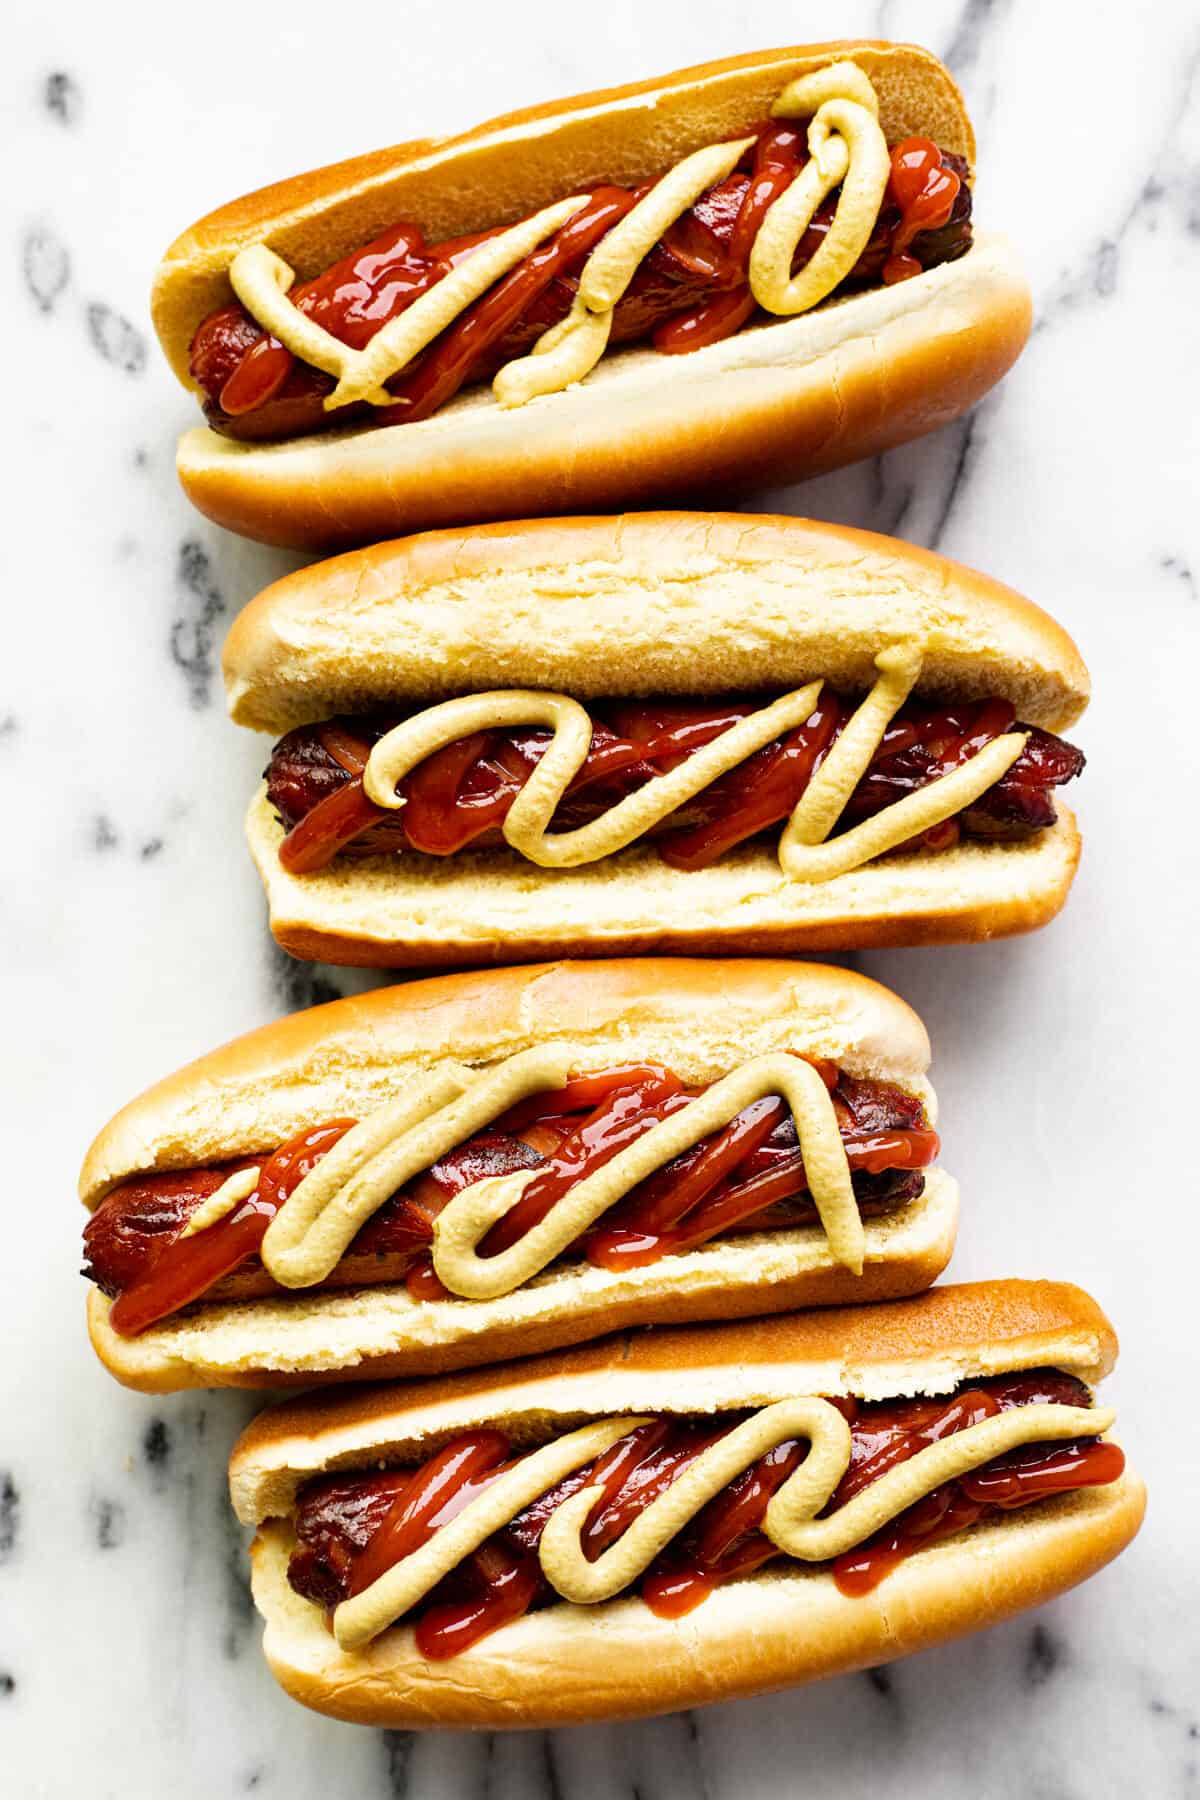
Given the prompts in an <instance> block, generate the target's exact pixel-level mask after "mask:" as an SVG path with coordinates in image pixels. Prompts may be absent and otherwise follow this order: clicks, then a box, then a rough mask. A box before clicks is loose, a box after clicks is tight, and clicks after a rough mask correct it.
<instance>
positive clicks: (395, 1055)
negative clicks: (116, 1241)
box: [80, 961, 958, 1392]
mask: <svg viewBox="0 0 1200 1800" xmlns="http://www.w3.org/2000/svg"><path fill="white" fill-rule="evenodd" d="M541 1042H556V1043H565V1044H568V1045H570V1046H571V1047H572V1048H573V1049H575V1050H577V1053H578V1058H579V1062H580V1065H581V1066H585V1067H586V1066H589V1065H590V1066H592V1067H596V1066H598V1065H602V1064H603V1063H605V1062H612V1061H615V1060H620V1061H622V1062H628V1061H630V1060H637V1059H640V1058H645V1059H657V1060H661V1061H664V1062H666V1063H668V1064H669V1065H670V1066H672V1067H674V1068H675V1069H677V1070H678V1072H679V1073H680V1074H681V1075H683V1076H684V1078H685V1079H686V1080H688V1081H695V1082H704V1081H710V1080H714V1079H716V1078H717V1077H719V1076H720V1075H721V1074H724V1073H726V1072H727V1071H728V1070H729V1069H731V1068H733V1067H735V1066H737V1065H738V1064H739V1063H741V1062H743V1061H745V1060H747V1059H748V1058H749V1057H751V1056H755V1055H758V1054H761V1053H762V1052H764V1051H767V1050H770V1049H776V1048H783V1047H788V1048H794V1049H802V1050H806V1051H808V1052H810V1053H811V1054H813V1055H818V1056H824V1057H829V1058H830V1059H831V1060H833V1061H835V1062H837V1063H838V1064H839V1065H840V1066H841V1067H842V1068H844V1069H846V1070H847V1071H848V1072H849V1073H851V1074H860V1075H874V1076H878V1077H880V1078H883V1079H887V1080H891V1081H895V1082H897V1083H898V1084H900V1085H901V1086H903V1087H905V1088H907V1089H908V1090H910V1091H912V1092H916V1093H919V1094H920V1095H921V1097H922V1099H923V1100H924V1101H925V1104H926V1106H927V1108H928V1109H929V1112H930V1114H931V1116H933V1115H934V1114H935V1111H936V1101H935V1099H934V1096H933V1093H932V1090H931V1089H930V1088H929V1086H928V1083H927V1082H926V1080H925V1076H924V1071H925V1069H926V1068H927V1066H928V1062H929V1043H928V1039H927V1038H926V1035H925V1031H924V1027H923V1026H922V1025H921V1022H920V1020H919V1019H918V1018H917V1017H916V1015H915V1013H913V1012H912V1011H911V1009H910V1008H909V1007H907V1006H906V1005H905V1004H904V1002H903V1001H902V1000H900V999H898V998H897V997H896V995H894V994H891V993H889V992H888V990H887V989H886V988H882V987H879V986H878V985H877V984H876V983H875V982H872V981H868V980H866V979H865V978H864V977H862V976H859V975H854V974H850V973H849V972H847V971H845V970H842V969H834V968H827V967H823V966H819V965H805V964H798V963H782V962H763V963H755V962H732V963H723V962H665V961H641V962H628V963H623V962H611V963H605V964H585V965H579V966H573V965H571V964H569V963H568V964H559V965H555V966H550V967H545V968H534V969H526V970H520V969H505V970H498V971H496V972H494V973H491V974H481V975H459V976H446V977H442V978H439V979H436V980H433V981H424V982H414V983H410V984H408V985H407V986H404V987H399V988H390V989H379V990H376V991H375V992H373V993H370V994H365V995H361V996H358V997H356V998H353V999H348V1000H337V1001H334V1002H333V1003H332V1004H330V1005H328V1006H322V1007H315V1008H312V1009H311V1010H310V1011H308V1012H304V1013H297V1014H294V1015H292V1016H291V1017H290V1018H287V1019H284V1020H281V1021H280V1022H279V1023H277V1024H275V1025H269V1026H266V1027H265V1028H263V1029H262V1030H259V1031H255V1032H251V1033H250V1034H249V1035H248V1036H246V1037H243V1038H240V1039H238V1040H237V1041H236V1042H234V1043H232V1044H229V1045H227V1046H225V1048H224V1049H221V1050H217V1051H215V1052H213V1053H212V1054H211V1055H209V1056H206V1057H202V1058H201V1059H200V1060H199V1061H198V1062H195V1063H192V1064H191V1065H190V1066H189V1067H188V1068H186V1069H183V1070H181V1071H180V1072H179V1073H178V1074H176V1075H174V1076H171V1077H169V1078H168V1079H167V1080H166V1081H163V1082H160V1083H159V1084H158V1085H157V1086H156V1087H154V1088H151V1089H150V1090H149V1091H148V1092H147V1093H145V1094H143V1095H142V1096H141V1097H140V1098H139V1099H137V1100H135V1101H133V1102H132V1103H131V1104H130V1105H129V1106H127V1107H125V1109H124V1110H123V1111H122V1112H120V1113H118V1115H117V1116H116V1118H115V1119H113V1120H112V1121H111V1123H110V1124H109V1125H108V1126H106V1127H105V1129H104V1131H102V1132H101V1133H100V1135H99V1137H98V1138H97V1139H96V1141H95V1142H94V1144H93V1145H92V1147H91V1149H90V1150H89V1152H88V1155H87V1158H86V1159H85V1162H84V1167H83V1171H82V1174H81V1177H80V1193H81V1196H82V1198H83V1200H84V1202H85V1204H87V1205H88V1206H89V1207H95V1206H96V1205H97V1204H98V1203H99V1202H100V1200H101V1199H102V1198H103V1196H104V1195H105V1194H106V1193H107V1192H109V1190H110V1189H111V1188H113V1187H114V1186H115V1185H116V1184H117V1183H118V1182H120V1181H123V1180H125V1179H126V1178H127V1177H128V1176H131V1175H135V1174H139V1173H145V1172H150V1171H153V1170H158V1169H170V1168H187V1167H194V1166H197V1165H202V1164H206V1163H211V1162H220V1161H224V1160H226V1159H228V1158H231V1157H233V1156H236V1155H240V1154H246V1153H250V1152H253V1151H258V1150H266V1149H270V1148H273V1147H274V1146H275V1145H277V1144H279V1143H281V1142H283V1141H285V1140H286V1139H287V1138H289V1137H291V1136H293V1135H294V1134H295V1133H296V1132H297V1131H299V1130H300V1129H302V1128H303V1127H304V1126H305V1125H306V1124H311V1123H313V1122H314V1121H317V1120H320V1119H322V1118H330V1117H334V1116H338V1115H345V1114H346V1113H350V1114H352V1115H355V1116H362V1115H364V1114H365V1113H366V1112H367V1111H369V1110H370V1109H372V1108H373V1107H376V1106H379V1105H381V1104H382V1103H383V1102H384V1101H385V1100H387V1099H389V1098H391V1097H392V1096H393V1095H394V1094H396V1093H397V1092H398V1091H399V1090H400V1089H401V1087H402V1086H403V1083H404V1081H405V1080H406V1079H407V1078H409V1077H410V1076H411V1074H412V1073H413V1072H415V1071H417V1070H424V1069H427V1068H429V1067H431V1066H432V1065H435V1064H436V1063H437V1062H439V1061H440V1060H441V1059H443V1058H444V1057H447V1056H452V1057H454V1058H456V1059H458V1060H461V1061H465V1062H467V1063H470V1064H471V1065H473V1066H480V1067H484V1066H487V1065H488V1064H489V1063H492V1062H495V1061H497V1060H499V1059H500V1058H501V1057H506V1056H510V1055H513V1054H514V1053H515V1052H517V1051H518V1050H522V1049H525V1048H527V1047H528V1046H529V1045H531V1044H533V1043H541ZM957 1211H958V1195H957V1189H956V1187H955V1184H954V1182H953V1181H951V1180H950V1178H949V1177H948V1176H946V1175H944V1174H942V1173H941V1172H940V1171H937V1170H935V1171H932V1172H931V1173H930V1174H929V1175H928V1176H927V1180H926V1190H925V1193H924V1194H923V1196H922V1197H921V1199H920V1200H919V1201H917V1202H915V1203H913V1204H911V1205H909V1206H906V1207H904V1208H902V1209H901V1210H900V1211H898V1212H897V1213H895V1214H894V1215H891V1216H889V1217H884V1218H880V1219H877V1220H871V1221H868V1222H867V1225H866V1263H865V1268H864V1273H863V1275H862V1276H861V1277H858V1278H856V1277H854V1276H851V1275H849V1274H848V1273H847V1272H846V1271H845V1270H844V1269H841V1268H840V1267H838V1266H837V1265H835V1264H834V1263H833V1262H832V1260H831V1259H830V1256H829V1253H828V1250H827V1247H826V1244H825V1238H824V1234H823V1233H822V1232H820V1231H819V1230H817V1229H815V1228H807V1229H806V1228H799V1229H796V1230H793V1231H781V1232H772V1233H763V1234H755V1235H749V1234H747V1235H746V1236H738V1237H735V1238H731V1239H726V1240H724V1241H720V1240H718V1241H717V1242H715V1243H713V1244H710V1245H707V1246H705V1247H704V1248H703V1249H701V1250H697V1251H694V1252H692V1253H690V1254H689V1255H686V1256H679V1257H673V1258H671V1259H669V1260H668V1261H664V1262H663V1263H661V1264H658V1265H654V1266H652V1267H649V1268H646V1269H643V1270H636V1271H632V1272H629V1273H626V1274H622V1275H612V1274H609V1273H608V1272H606V1271H604V1270H601V1269H593V1268H591V1267H590V1266H586V1265H576V1266H567V1267H561V1266H560V1267H558V1268H552V1269H550V1270H547V1271H546V1273H545V1274H543V1275H542V1276H540V1277H539V1278H538V1279H537V1280H536V1281H534V1282H531V1283H528V1284H527V1285H526V1286H524V1287H522V1288H520V1289H518V1290H517V1291H516V1292H515V1293H513V1294H511V1295H508V1296H505V1297H504V1298H503V1299H500V1300H495V1301H487V1302H471V1303H467V1302H462V1301H442V1302H438V1301H435V1302H417V1301H414V1300H413V1299H412V1298H411V1297H410V1296H409V1294H408V1292H407V1290H406V1289H405V1288H404V1287H403V1286H394V1285H384V1286H374V1287H367V1288H359V1289H344V1290H336V1291H334V1290H329V1291H324V1292H321V1293H315V1294H311V1295H306V1294H295V1295H286V1296H281V1297H278V1298H271V1299H260V1300H251V1301H227V1302H220V1303H217V1302H213V1303H209V1304H200V1305H198V1306H196V1307H192V1308H190V1309H188V1310H187V1311H186V1312H184V1313H181V1314H179V1315H178V1316H177V1317H175V1318H172V1319H168V1320H166V1321H164V1322H163V1323H162V1324H160V1325H157V1326H153V1327H151V1328H150V1329H149V1330H148V1331H145V1332H143V1333H141V1334H140V1335H139V1336H138V1337H136V1338H124V1337H121V1336H119V1335H118V1334H117V1333H116V1332H115V1331H114V1330H113V1329H112V1327H111V1325H110V1323H109V1318H108V1315H109V1303H108V1302H107V1301H106V1300H105V1299H104V1297H103V1296H102V1295H101V1294H100V1293H99V1292H98V1291H93V1293H92V1294H91V1296H90V1300H89V1311H88V1324H89V1331H90V1333H91V1337H92V1342H93V1344H94V1346H95V1348H96V1351H97V1353H98V1354H99V1356H100V1357H101V1359H102V1360H103V1361H104V1363H105V1364H106V1366H107V1367H108V1368H109V1369H110V1370H111V1371H112V1373H113V1374H114V1375H115V1376H116V1377H117V1379H118V1380H120V1381H122V1382H124V1383H126V1384H127V1385H128V1386H131V1387H136V1388H140V1389H142V1390H144V1391H147V1392H166V1391H170V1390H174V1389H177V1388H183V1387H198V1386H241V1387H258V1386H276V1385H297V1384H299V1383H309V1382H317V1381H331V1380H347V1379H364V1378H369V1377H380V1376H385V1375H401V1374H424V1373H430V1372H436V1371H440V1370H445V1369H453V1368H461V1367H465V1366H471V1365H475V1364H480V1363H485V1362H492V1361H496V1360H501V1359H503V1358H505V1357H509V1356H517V1355H523V1354H529V1353H532V1352H535V1351H539V1350H544V1349H549V1348H552V1347H554V1346H558V1345H563V1344H571V1343H578V1342H580V1341H581V1340H582V1339H585V1338H588V1337H593V1336H596V1335H598V1334H599V1333H602V1332H605V1331H611V1330H613V1329H614V1328H617V1327H620V1326H623V1325H628V1324H647V1323H677V1322H683V1321H689V1320H693V1319H705V1318H712V1317H713V1316H721V1315H729V1316H743V1315H745V1314H747V1313H750V1312H766V1311H777V1310H783V1309H786V1308H789V1307H794V1306H817V1305H831V1304H838V1303H843V1302H845V1301H847V1300H849V1299H862V1300H867V1299H878V1298H886V1297H889V1296H894V1295H899V1294H911V1293H915V1292H918V1291H920V1290H921V1289H922V1288H925V1287H927V1286H928V1285H929V1284H930V1282H932V1281H934V1280H935V1279H936V1277H937V1276H938V1274H940V1272H941V1270H942V1269H943V1268H944V1267H945V1265H946V1263H947V1261H948V1260H949V1257H950V1253H951V1250H952V1249H953V1244H954V1235H955V1227H956V1223H957Z"/></svg>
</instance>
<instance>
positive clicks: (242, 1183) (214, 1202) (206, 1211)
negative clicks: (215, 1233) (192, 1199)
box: [179, 1169, 258, 1239]
mask: <svg viewBox="0 0 1200 1800" xmlns="http://www.w3.org/2000/svg"><path fill="white" fill-rule="evenodd" d="M257 1186H258V1170H257V1169H235V1170H234V1172H233V1174H232V1175H230V1176H229V1178H228V1179H227V1180H226V1181H223V1182H222V1183H221V1185H220V1187H219V1188H218V1189H217V1191H216V1193H215V1194H210V1195H209V1196H208V1199H207V1200H202V1201H201V1202H200V1205H199V1206H198V1207H197V1208H196V1210H195V1212H194V1213H192V1215H191V1216H190V1218H189V1219H188V1221H187V1223H186V1224H185V1225H184V1228H183V1230H182V1231H181V1232H180V1234H179V1236H180V1238H181V1239H182V1238H188V1237H195V1235H196V1233H197V1232H198V1231H207V1230H208V1228H209V1226H210V1225H217V1224H219V1223H220V1221H221V1220H222V1219H224V1218H227V1217H228V1216H229V1214H230V1213H231V1212H233V1210H234V1208H235V1207H238V1206H240V1205H241V1204H242V1201H243V1200H248V1199H249V1198H250V1196H251V1194H252V1193H253V1192H254V1190H255V1188H256V1187H257Z"/></svg>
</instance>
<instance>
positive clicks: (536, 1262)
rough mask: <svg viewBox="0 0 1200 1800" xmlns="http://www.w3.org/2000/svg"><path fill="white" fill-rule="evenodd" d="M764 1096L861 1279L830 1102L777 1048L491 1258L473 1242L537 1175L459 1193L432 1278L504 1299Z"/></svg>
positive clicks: (580, 1186)
mask: <svg viewBox="0 0 1200 1800" xmlns="http://www.w3.org/2000/svg"><path fill="white" fill-rule="evenodd" d="M772 1094H780V1095H782V1096H783V1098H784V1099H785V1100H786V1101H787V1104H788V1106H789V1108H790V1109H791V1113H792V1117H793V1119H794V1120H795V1122H796V1135H797V1137H798V1138H799V1141H800V1148H801V1150H802V1151H803V1153H804V1170H805V1174H806V1175H807V1177H808V1185H809V1191H810V1193H811V1194H812V1198H813V1202H814V1204H815V1205H816V1208H817V1213H818V1216H819V1217H820V1220H821V1224H822V1227H823V1228H824V1231H825V1237H826V1240H827V1242H828V1244H829V1251H830V1255H831V1256H832V1257H833V1260H834V1261H835V1262H837V1263H840V1264H842V1265H843V1267H845V1268H848V1269H850V1270H851V1271H852V1272H853V1273H854V1274H855V1275H861V1274H862V1267H863V1250H864V1243H865V1239H864V1234H863V1225H862V1219H861V1218H860V1216H859V1211H858V1206H857V1203H856V1201H855V1198H854V1188H853V1186H852V1183H851V1178H850V1164H849V1162H848V1160H847V1157H846V1151H845V1148H844V1146H843V1144H842V1137H841V1132H840V1130H839V1129H838V1122H837V1114H836V1113H835V1111H834V1107H833V1101H832V1099H831V1097H830V1094H829V1090H828V1088H827V1087H826V1086H825V1083H824V1082H823V1081H822V1079H821V1077H820V1075H819V1074H818V1073H817V1071H816V1070H815V1069H814V1068H813V1067H812V1064H811V1063H806V1062H803V1061H801V1059H800V1058H799V1057H798V1056H791V1055H789V1054H788V1053H787V1051H785V1050H777V1051H772V1052H770V1053H769V1054H768V1055H766V1056H756V1057H755V1058H753V1060H752V1061H750V1062H748V1063H744V1064H743V1065H742V1067H741V1068H740V1069H736V1070H735V1071H734V1072H733V1074H732V1075H726V1076H725V1077H724V1078H723V1079H722V1080H721V1081H717V1082H714V1083H713V1085H712V1086H711V1087H709V1088H706V1089H705V1091H704V1092H703V1093H702V1094H700V1095H698V1096H697V1097H696V1099H694V1100H691V1101H689V1103H688V1104H687V1106H685V1107H683V1108H681V1110H680V1111H679V1112H677V1113H672V1114H671V1115H670V1117H668V1118H666V1119H660V1120H659V1122H658V1124H656V1125H652V1126H651V1127H650V1129H649V1130H648V1131H644V1132H642V1134H641V1136H640V1137H638V1138H636V1139H635V1140H634V1142H633V1143H632V1144H629V1145H627V1146H626V1148H625V1149H624V1150H621V1151H619V1152H618V1154H617V1155H616V1156H614V1157H612V1158H611V1160H610V1161H608V1162H607V1163H605V1164H604V1167H603V1168H601V1169H598V1170H597V1171H596V1172H595V1174H594V1175H588V1176H586V1177H585V1178H584V1180H582V1181H577V1182H576V1183H575V1184H574V1186H573V1187H572V1188H571V1189H570V1190H569V1192H567V1193H565V1194H563V1195H562V1197H561V1198H560V1199H559V1200H557V1201H556V1202H555V1204H554V1206H553V1207H552V1208H551V1209H550V1211H549V1213H547V1215H546V1217H545V1218H544V1219H543V1220H542V1221H541V1222H540V1223H539V1224H537V1225H534V1226H532V1227H531V1229H530V1230H528V1231H526V1232H524V1233H523V1234H522V1236H521V1237H520V1238H519V1239H518V1240H517V1242H516V1243H515V1244H513V1245H511V1246H510V1248H509V1249H507V1250H502V1251H499V1252H498V1253H497V1254H496V1255H494V1256H486V1257H485V1256H480V1255H479V1245H480V1243H481V1242H482V1240H483V1239H484V1238H485V1237H486V1236H487V1233H488V1232H489V1231H490V1230H491V1228H492V1226H493V1225H494V1224H495V1223H496V1222H497V1220H498V1219H502V1218H503V1217H504V1215H505V1214H506V1213H507V1212H509V1211H511V1209H512V1207H513V1206H514V1205H515V1204H516V1202H517V1200H519V1199H520V1197H521V1195H522V1193H523V1192H524V1190H525V1188H526V1187H527V1186H528V1185H529V1183H530V1181H531V1180H532V1179H533V1176H534V1175H535V1174H536V1170H533V1169H522V1170H520V1171H519V1172H518V1173H517V1174H515V1175H493V1176H489V1177H487V1178H486V1179H485V1180H483V1181H476V1182H473V1183H472V1184H471V1186H470V1187H466V1188H463V1189H462V1190H461V1191H460V1192H459V1193H457V1194H455V1195H454V1197H453V1198H452V1199H451V1200H449V1201H447V1203H446V1205H445V1206H444V1207H443V1209H442V1211H441V1212H440V1213H439V1214H438V1216H437V1218H436V1219H435V1221H434V1226H433V1267H434V1273H435V1274H436V1275H437V1277H438V1279H439V1280H440V1281H441V1282H442V1283H443V1284H444V1285H445V1286H446V1287H448V1288H449V1289H450V1291H451V1293H454V1294H461V1295H462V1296H463V1297H464V1299H468V1300H494V1299H497V1298H498V1297H499V1296H500V1295H502V1294H509V1293H511V1292H512V1291H513V1289H514V1288H518V1287H521V1286H523V1285H524V1283H525V1282H527V1281H530V1280H532V1278H533V1277H534V1276H535V1275H538V1274H540V1273H541V1271H542V1270H543V1269H544V1268H546V1267H547V1265H548V1264H550V1263H552V1262H553V1261H554V1259H555V1257H557V1256H561V1255H562V1253H563V1251H564V1250H566V1249H567V1248H568V1247H569V1246H570V1245H571V1244H573V1243H574V1242H575V1240H576V1238H577V1237H579V1236H580V1235H581V1234H582V1233H583V1232H585V1231H587V1230H588V1228H589V1227H590V1226H592V1225H594V1224H595V1223H596V1221H597V1220H598V1219H600V1218H601V1217H602V1216H603V1215H604V1214H605V1213H606V1212H608V1211H609V1209H610V1208H611V1207H613V1206H615V1205H616V1203H617V1201H618V1200H620V1199H622V1198H623V1197H624V1196H625V1195H626V1194H628V1193H630V1192H631V1191H632V1189H634V1188H635V1187H636V1186H637V1185H638V1183H639V1182H641V1181H645V1180H646V1178H647V1176H649V1175H653V1174H654V1173H655V1171H656V1170H658V1169H661V1168H662V1167H663V1166H664V1164H666V1163H669V1162H671V1161H673V1159H674V1158H675V1157H677V1156H682V1154H683V1152H684V1151H685V1150H690V1149H691V1148H692V1147H693V1145H695V1144H698V1143H699V1142H700V1140H701V1139H702V1138H706V1137H708V1136H710V1135H711V1133H713V1132H714V1131H720V1130H722V1129H723V1128H724V1127H725V1126H726V1125H728V1124H729V1122H730V1121H731V1120H732V1119H734V1118H736V1117H737V1115H738V1113H740V1112H741V1111H742V1110H743V1109H744V1108H745V1107H747V1106H751V1105H753V1103H754V1102H755V1101H756V1100H762V1099H764V1098H766V1097H767V1096H768V1095H772Z"/></svg>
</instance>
